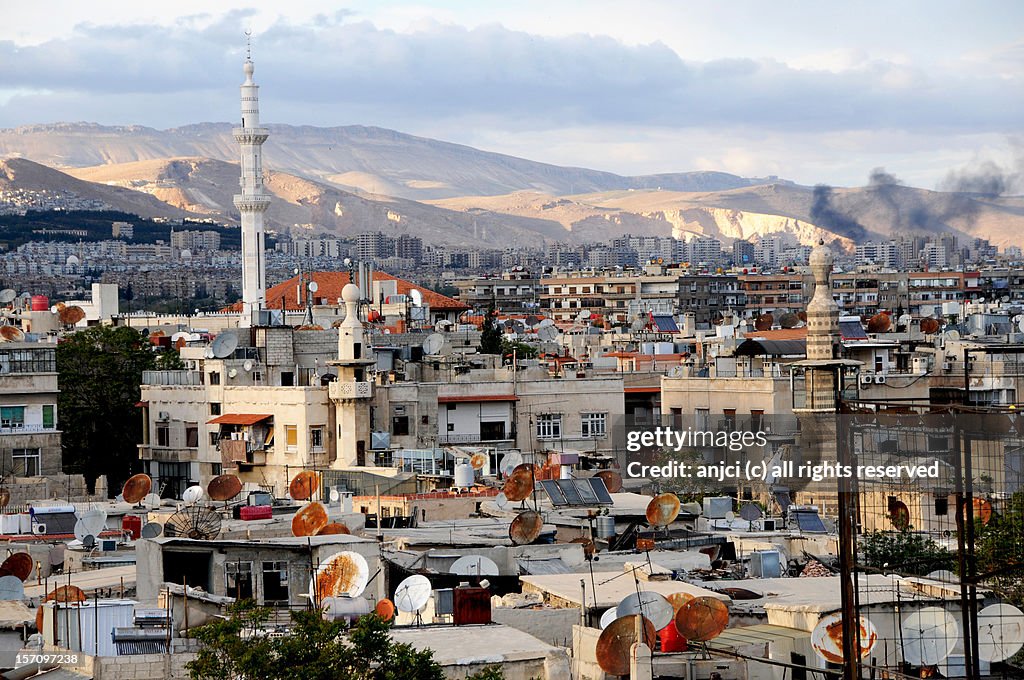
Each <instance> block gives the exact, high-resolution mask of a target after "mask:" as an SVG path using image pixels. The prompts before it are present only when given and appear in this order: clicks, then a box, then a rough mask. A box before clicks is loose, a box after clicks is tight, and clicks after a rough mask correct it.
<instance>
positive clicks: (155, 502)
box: [142, 493, 163, 510]
mask: <svg viewBox="0 0 1024 680" xmlns="http://www.w3.org/2000/svg"><path fill="white" fill-rule="evenodd" d="M142 504H143V505H144V506H146V509H147V510H156V509H157V508H159V507H160V506H161V505H162V504H163V500H162V499H161V498H160V496H158V495H157V494H155V493H150V494H146V497H145V498H143V499H142Z"/></svg>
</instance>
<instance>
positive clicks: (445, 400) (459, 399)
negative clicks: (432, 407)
mask: <svg viewBox="0 0 1024 680" xmlns="http://www.w3.org/2000/svg"><path fill="white" fill-rule="evenodd" d="M478 401H519V397H517V396H515V395H512V394H470V395H465V396H463V395H450V396H447V397H438V398H437V403H438V404H458V403H467V402H468V403H475V402H478Z"/></svg>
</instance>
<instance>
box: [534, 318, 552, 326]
mask: <svg viewBox="0 0 1024 680" xmlns="http://www.w3.org/2000/svg"><path fill="white" fill-rule="evenodd" d="M554 325H555V320H554V319H542V320H541V322H540V323H539V324H537V326H538V327H539V328H547V327H548V326H554Z"/></svg>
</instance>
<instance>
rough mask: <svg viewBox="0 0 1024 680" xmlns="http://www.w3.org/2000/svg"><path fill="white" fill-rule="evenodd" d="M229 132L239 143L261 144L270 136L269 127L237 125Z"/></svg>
mask: <svg viewBox="0 0 1024 680" xmlns="http://www.w3.org/2000/svg"><path fill="white" fill-rule="evenodd" d="M231 134H232V135H233V136H234V138H235V141H236V142H238V143H239V144H262V143H263V142H265V141H267V137H269V136H270V128H265V127H257V128H251V127H244V128H243V127H237V128H233V129H232V130H231Z"/></svg>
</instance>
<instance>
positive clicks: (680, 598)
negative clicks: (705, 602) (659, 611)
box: [665, 591, 693, 617]
mask: <svg viewBox="0 0 1024 680" xmlns="http://www.w3.org/2000/svg"><path fill="white" fill-rule="evenodd" d="M665 599H666V600H668V603H669V604H670V605H672V616H673V617H675V615H676V614H677V613H679V608H680V607H682V606H683V605H684V604H686V603H687V602H689V601H690V600H692V599H693V595H691V594H690V593H687V592H682V591H680V592H678V593H672V594H671V595H666V596H665Z"/></svg>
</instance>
